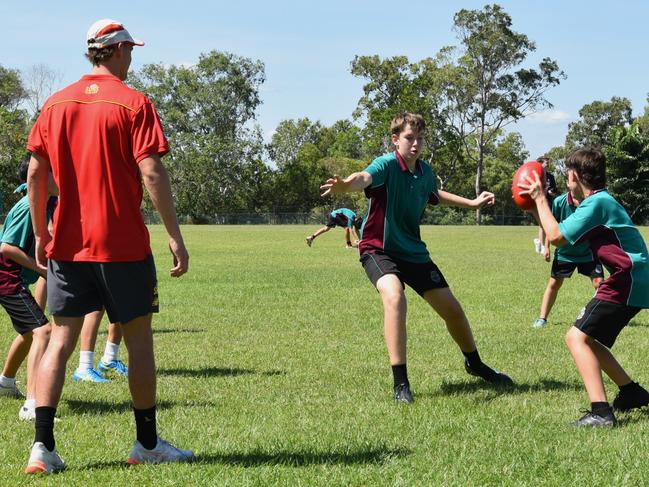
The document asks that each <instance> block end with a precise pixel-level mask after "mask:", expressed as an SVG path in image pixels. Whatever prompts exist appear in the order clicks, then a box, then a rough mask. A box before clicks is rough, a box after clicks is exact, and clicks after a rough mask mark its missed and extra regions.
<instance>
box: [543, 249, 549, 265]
mask: <svg viewBox="0 0 649 487" xmlns="http://www.w3.org/2000/svg"><path fill="white" fill-rule="evenodd" d="M543 258H544V259H545V261H546V262H550V247H546V248H545V252H544V253H543Z"/></svg>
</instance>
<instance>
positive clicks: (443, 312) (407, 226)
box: [320, 113, 512, 403]
mask: <svg viewBox="0 0 649 487" xmlns="http://www.w3.org/2000/svg"><path fill="white" fill-rule="evenodd" d="M424 130H425V123H424V120H423V118H422V117H421V115H417V114H413V113H402V114H399V115H398V116H397V117H395V118H394V120H392V125H391V133H392V143H393V144H394V146H395V148H396V150H395V151H394V152H393V153H391V154H386V155H384V156H381V157H379V158H378V159H376V160H374V162H372V163H371V164H370V165H369V166H368V167H367V169H365V170H364V171H361V172H358V173H354V174H352V175H350V176H349V177H347V178H345V179H341V178H339V177H337V176H335V177H334V178H332V179H329V180H327V182H326V183H325V184H324V185H322V186H321V188H320V189H321V190H322V191H323V194H322V195H323V196H326V195H328V194H330V193H332V194H333V193H344V192H348V191H361V190H365V194H366V196H367V197H368V198H369V199H370V201H369V210H368V214H367V216H366V217H365V221H364V223H363V227H362V231H361V235H362V239H361V241H360V243H359V251H360V254H361V259H360V260H361V263H362V264H363V268H364V269H365V272H366V274H367V277H368V278H369V279H370V281H371V282H372V284H373V285H374V286H375V287H376V289H377V291H378V292H379V294H380V295H381V300H382V302H383V311H384V333H385V341H386V345H387V348H388V355H389V357H390V364H391V365H392V375H393V379H394V398H395V400H396V401H398V402H403V403H412V402H413V398H412V392H411V391H410V382H409V380H408V374H407V368H406V307H407V306H406V295H405V293H404V285H405V284H408V285H409V286H410V287H412V288H413V289H414V290H415V291H416V292H417V293H418V294H419V295H420V296H421V297H423V298H424V300H426V302H427V303H428V304H429V305H430V306H431V307H432V308H433V309H434V310H435V312H437V314H439V316H440V317H441V318H442V319H443V320H444V321H445V322H446V327H447V329H448V331H449V333H450V334H451V337H452V338H453V340H454V341H455V343H456V344H457V345H458V346H459V348H460V350H461V351H462V353H463V354H464V367H465V370H466V371H467V372H468V373H469V374H471V375H475V376H479V377H481V378H482V379H484V380H486V381H487V382H490V383H492V384H500V385H511V384H512V380H511V379H510V378H509V377H508V376H507V375H505V374H503V373H501V372H498V371H496V370H494V369H492V368H491V367H489V366H488V365H486V364H485V363H484V362H482V359H481V358H480V355H479V353H478V349H477V347H476V344H475V341H474V339H473V333H472V331H471V326H470V325H469V321H468V319H467V317H466V315H465V314H464V310H463V309H462V306H461V305H460V303H459V302H458V301H457V300H456V299H455V296H454V295H453V293H452V292H451V290H450V289H449V287H448V284H447V282H446V279H445V278H444V275H443V274H442V272H441V270H440V269H439V268H438V267H437V265H435V263H434V262H433V261H432V260H431V258H430V255H429V254H428V249H427V248H426V244H425V243H424V242H423V241H422V240H421V235H420V232H419V222H420V221H421V217H422V214H423V212H424V209H425V208H426V205H428V204H438V203H444V204H449V205H454V206H460V207H463V208H474V209H475V208H481V207H482V206H484V205H490V204H493V202H494V195H493V194H492V193H489V192H487V191H485V192H483V193H482V194H480V195H479V196H478V197H477V198H475V199H473V200H469V199H466V198H462V197H461V196H457V195H454V194H452V193H448V192H446V191H441V190H438V188H437V177H436V176H435V173H434V172H433V170H432V169H431V167H430V165H428V163H426V162H425V161H423V160H421V159H420V158H419V156H420V155H421V152H422V150H423V135H424Z"/></svg>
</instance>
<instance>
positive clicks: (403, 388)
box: [394, 384, 415, 404]
mask: <svg viewBox="0 0 649 487" xmlns="http://www.w3.org/2000/svg"><path fill="white" fill-rule="evenodd" d="M394 400H395V401H397V402H402V403H404V404H412V403H413V402H415V400H414V399H413V398H412V392H410V385H409V384H399V385H398V386H396V387H395V388H394Z"/></svg>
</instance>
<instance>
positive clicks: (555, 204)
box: [552, 196, 561, 222]
mask: <svg viewBox="0 0 649 487" xmlns="http://www.w3.org/2000/svg"><path fill="white" fill-rule="evenodd" d="M560 198H561V196H557V197H556V198H554V200H553V201H552V216H554V219H555V220H556V221H558V222H560V221H561V208H560V207H559V199H560Z"/></svg>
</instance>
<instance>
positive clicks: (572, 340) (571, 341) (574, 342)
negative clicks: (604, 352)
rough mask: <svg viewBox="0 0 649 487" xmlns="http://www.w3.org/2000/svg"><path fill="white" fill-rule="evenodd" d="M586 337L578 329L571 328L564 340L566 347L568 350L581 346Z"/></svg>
mask: <svg viewBox="0 0 649 487" xmlns="http://www.w3.org/2000/svg"><path fill="white" fill-rule="evenodd" d="M588 338H589V337H588V335H586V334H585V333H584V332H583V331H581V330H580V329H579V328H577V327H575V326H572V327H571V328H570V329H569V330H568V331H567V332H566V336H565V338H564V340H565V342H566V346H567V347H568V348H573V347H575V346H578V345H583V344H585V343H586V342H587V340H588Z"/></svg>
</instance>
